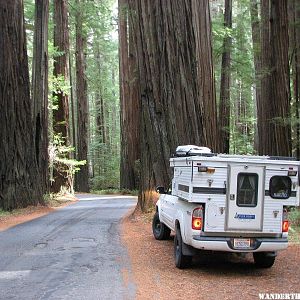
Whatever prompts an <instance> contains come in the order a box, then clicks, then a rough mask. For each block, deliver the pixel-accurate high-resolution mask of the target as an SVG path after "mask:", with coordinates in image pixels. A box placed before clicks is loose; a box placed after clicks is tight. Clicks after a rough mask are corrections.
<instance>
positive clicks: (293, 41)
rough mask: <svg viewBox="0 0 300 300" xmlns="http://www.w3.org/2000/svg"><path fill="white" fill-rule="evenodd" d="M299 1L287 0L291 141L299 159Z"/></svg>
mask: <svg viewBox="0 0 300 300" xmlns="http://www.w3.org/2000/svg"><path fill="white" fill-rule="evenodd" d="M299 24H300V1H299V0H290V1H289V46H290V57H291V60H290V64H291V70H292V72H291V73H292V78H291V80H292V87H293V90H292V95H293V114H294V118H295V119H296V122H295V123H296V124H295V126H294V134H293V141H294V145H293V146H294V147H295V150H296V151H295V154H296V156H297V158H298V159H300V123H299V114H300V26H299Z"/></svg>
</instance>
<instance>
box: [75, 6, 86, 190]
mask: <svg viewBox="0 0 300 300" xmlns="http://www.w3.org/2000/svg"><path fill="white" fill-rule="evenodd" d="M76 4H77V5H76V8H77V13H76V95H77V153H78V154H77V159H78V160H85V161H86V164H85V165H83V166H81V168H80V171H78V173H77V174H76V188H77V191H79V192H89V182H88V180H89V170H88V157H87V154H88V97H87V81H86V57H85V50H86V34H85V33H84V32H83V18H84V15H83V11H84V5H85V1H82V0H81V1H80V0H77V1H76Z"/></svg>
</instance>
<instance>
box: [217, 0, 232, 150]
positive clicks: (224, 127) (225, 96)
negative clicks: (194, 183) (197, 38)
mask: <svg viewBox="0 0 300 300" xmlns="http://www.w3.org/2000/svg"><path fill="white" fill-rule="evenodd" d="M224 28H225V29H231V28H232V0H225V13H224ZM231 45H232V40H231V36H230V35H228V34H227V35H226V36H225V37H224V41H223V54H222V68H221V87H220V107H219V123H220V147H221V148H220V150H221V152H222V153H229V141H230V130H229V126H230V77H231V70H230V64H231Z"/></svg>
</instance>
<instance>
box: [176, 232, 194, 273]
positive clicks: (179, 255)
mask: <svg viewBox="0 0 300 300" xmlns="http://www.w3.org/2000/svg"><path fill="white" fill-rule="evenodd" d="M182 246H183V241H182V237H181V232H180V228H177V230H176V235H175V237H174V256H175V265H176V267H177V268H178V269H184V268H186V267H188V266H190V264H191V262H192V258H193V257H192V256H190V255H184V254H183V252H182Z"/></svg>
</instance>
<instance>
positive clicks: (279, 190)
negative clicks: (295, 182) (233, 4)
mask: <svg viewBox="0 0 300 300" xmlns="http://www.w3.org/2000/svg"><path fill="white" fill-rule="evenodd" d="M291 189H292V181H291V178H290V177H288V176H273V177H272V178H271V179H270V196H271V197H272V198H274V199H288V198H289V197H290V196H291Z"/></svg>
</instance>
